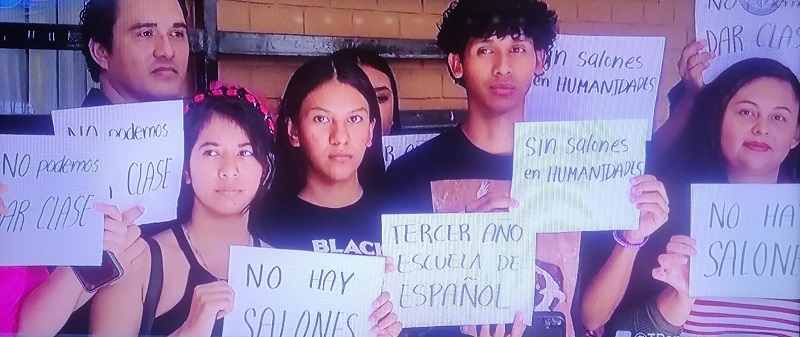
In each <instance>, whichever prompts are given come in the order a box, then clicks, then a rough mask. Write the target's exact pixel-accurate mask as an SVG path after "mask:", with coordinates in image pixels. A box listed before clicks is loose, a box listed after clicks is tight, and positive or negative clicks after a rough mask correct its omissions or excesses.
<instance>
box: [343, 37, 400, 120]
mask: <svg viewBox="0 0 800 337" xmlns="http://www.w3.org/2000/svg"><path fill="white" fill-rule="evenodd" d="M332 56H333V57H334V58H337V59H346V60H351V61H352V62H356V63H358V64H359V65H360V66H361V69H362V70H364V72H365V73H366V74H367V77H369V81H370V83H372V86H373V87H374V88H375V95H376V96H377V97H378V105H379V106H380V108H381V124H380V127H381V134H382V135H383V136H386V135H388V134H397V133H398V132H400V129H401V125H400V98H399V96H398V94H397V81H396V80H395V77H394V73H393V72H392V68H391V67H389V62H386V60H385V59H384V58H383V57H381V56H380V55H378V53H376V52H374V51H372V50H370V49H367V48H364V47H354V48H345V49H341V50H339V51H337V52H335V53H333V55H332Z"/></svg>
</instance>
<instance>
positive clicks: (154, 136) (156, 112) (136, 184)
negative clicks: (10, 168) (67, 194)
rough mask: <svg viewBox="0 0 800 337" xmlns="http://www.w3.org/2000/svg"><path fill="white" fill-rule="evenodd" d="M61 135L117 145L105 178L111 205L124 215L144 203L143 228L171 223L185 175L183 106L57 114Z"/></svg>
mask: <svg viewBox="0 0 800 337" xmlns="http://www.w3.org/2000/svg"><path fill="white" fill-rule="evenodd" d="M53 124H54V129H55V134H56V136H58V137H71V138H84V139H90V140H95V141H103V142H106V143H107V144H109V145H111V146H113V148H110V150H109V152H108V153H105V154H104V155H105V156H107V158H109V159H113V160H109V161H108V167H107V169H106V170H105V172H104V174H103V176H102V178H103V180H104V181H105V182H106V183H107V185H108V186H109V187H108V189H109V190H110V199H111V203H112V204H114V205H115V206H117V207H118V208H119V209H120V210H122V211H124V210H126V209H128V208H130V207H133V206H136V205H141V206H143V207H144V209H145V212H144V214H143V215H142V217H141V218H139V219H138V220H137V222H138V223H140V224H147V223H154V222H162V221H169V220H173V219H175V218H176V216H177V212H176V207H177V206H176V205H177V200H178V194H179V193H180V186H181V178H182V175H183V152H184V148H183V103H182V102H181V101H169V102H152V103H136V104H116V105H109V106H100V107H89V108H78V109H68V110H55V111H53Z"/></svg>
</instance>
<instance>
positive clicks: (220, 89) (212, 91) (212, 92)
mask: <svg viewBox="0 0 800 337" xmlns="http://www.w3.org/2000/svg"><path fill="white" fill-rule="evenodd" d="M207 97H222V98H226V97H227V98H238V99H241V100H244V101H247V102H248V103H250V104H252V105H253V106H254V107H255V108H256V109H258V111H261V114H263V115H264V120H265V121H266V122H267V127H268V128H269V132H270V133H271V134H272V135H273V137H274V136H275V121H274V120H273V119H272V116H270V114H269V110H268V109H267V106H265V105H263V104H261V102H259V101H258V99H257V98H256V96H255V95H253V94H252V93H250V92H249V91H247V89H245V88H243V87H239V86H225V85H222V84H221V83H220V82H218V81H213V82H211V85H210V86H209V90H208V91H207V92H205V93H202V94H197V96H194V98H193V99H192V101H191V102H189V103H188V104H186V106H185V107H184V108H183V113H184V114H187V113H189V109H190V108H192V107H193V106H196V105H199V104H201V103H203V101H205V99H206V98H207Z"/></svg>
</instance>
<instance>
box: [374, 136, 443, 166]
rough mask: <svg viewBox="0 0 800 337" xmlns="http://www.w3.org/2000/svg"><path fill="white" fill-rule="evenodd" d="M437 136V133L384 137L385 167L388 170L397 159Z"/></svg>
mask: <svg viewBox="0 0 800 337" xmlns="http://www.w3.org/2000/svg"><path fill="white" fill-rule="evenodd" d="M436 136H438V134H435V133H421V134H411V135H395V136H383V163H384V165H385V167H387V168H388V167H389V164H391V163H392V162H393V161H395V160H397V158H400V157H401V156H402V155H404V154H406V153H408V152H409V151H411V150H413V149H414V148H416V147H417V146H420V145H422V143H425V142H427V141H429V140H431V139H433V137H436Z"/></svg>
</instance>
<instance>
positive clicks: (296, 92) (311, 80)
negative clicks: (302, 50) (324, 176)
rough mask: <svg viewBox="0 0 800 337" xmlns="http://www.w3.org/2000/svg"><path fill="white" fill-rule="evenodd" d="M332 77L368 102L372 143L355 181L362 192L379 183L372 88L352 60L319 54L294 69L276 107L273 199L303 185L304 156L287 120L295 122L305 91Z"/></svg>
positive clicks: (380, 158)
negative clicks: (297, 146)
mask: <svg viewBox="0 0 800 337" xmlns="http://www.w3.org/2000/svg"><path fill="white" fill-rule="evenodd" d="M331 80H336V81H339V82H341V83H344V84H347V85H349V86H351V87H353V88H355V89H356V90H357V91H358V92H359V93H360V94H361V96H363V97H364V98H365V99H366V100H367V103H368V105H369V117H370V121H371V122H374V123H375V127H374V128H373V132H372V146H370V147H368V148H367V149H366V152H365V153H364V159H363V160H362V162H361V165H359V167H358V180H359V183H360V184H361V186H362V187H363V188H364V191H373V190H374V189H376V188H379V186H380V184H381V183H382V182H383V176H384V173H385V170H384V164H383V153H382V151H383V146H382V145H381V144H382V143H381V128H380V125H381V113H380V107H379V106H378V99H377V98H376V96H375V89H374V88H373V87H372V84H371V83H370V81H369V78H368V77H367V75H366V74H365V73H364V71H363V70H361V67H360V66H359V65H358V63H356V62H354V61H352V60H344V59H341V58H333V57H331V56H320V57H316V58H313V59H311V60H310V61H308V62H306V63H305V64H303V65H302V66H300V68H298V69H297V71H295V72H294V74H293V75H292V78H291V79H289V83H288V84H287V85H286V91H285V93H284V95H283V98H282V100H281V104H280V109H279V110H278V118H277V128H276V135H277V136H276V141H275V149H276V152H275V161H276V163H277V165H276V171H275V182H274V184H273V186H272V190H271V191H270V195H271V196H273V197H275V198H277V199H278V200H280V199H282V198H294V197H296V196H297V194H298V193H300V191H301V190H302V189H303V187H305V184H306V172H307V167H306V155H305V153H304V152H303V150H302V149H300V148H296V147H293V146H292V144H291V143H290V140H289V132H288V129H289V127H288V120H290V119H291V120H292V121H293V122H295V124H296V123H297V121H298V119H299V116H300V109H301V106H302V104H303V101H304V100H305V99H306V97H307V96H308V94H309V93H311V92H312V91H314V90H315V89H317V88H318V87H320V86H321V85H323V84H324V83H326V82H328V81H331Z"/></svg>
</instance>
